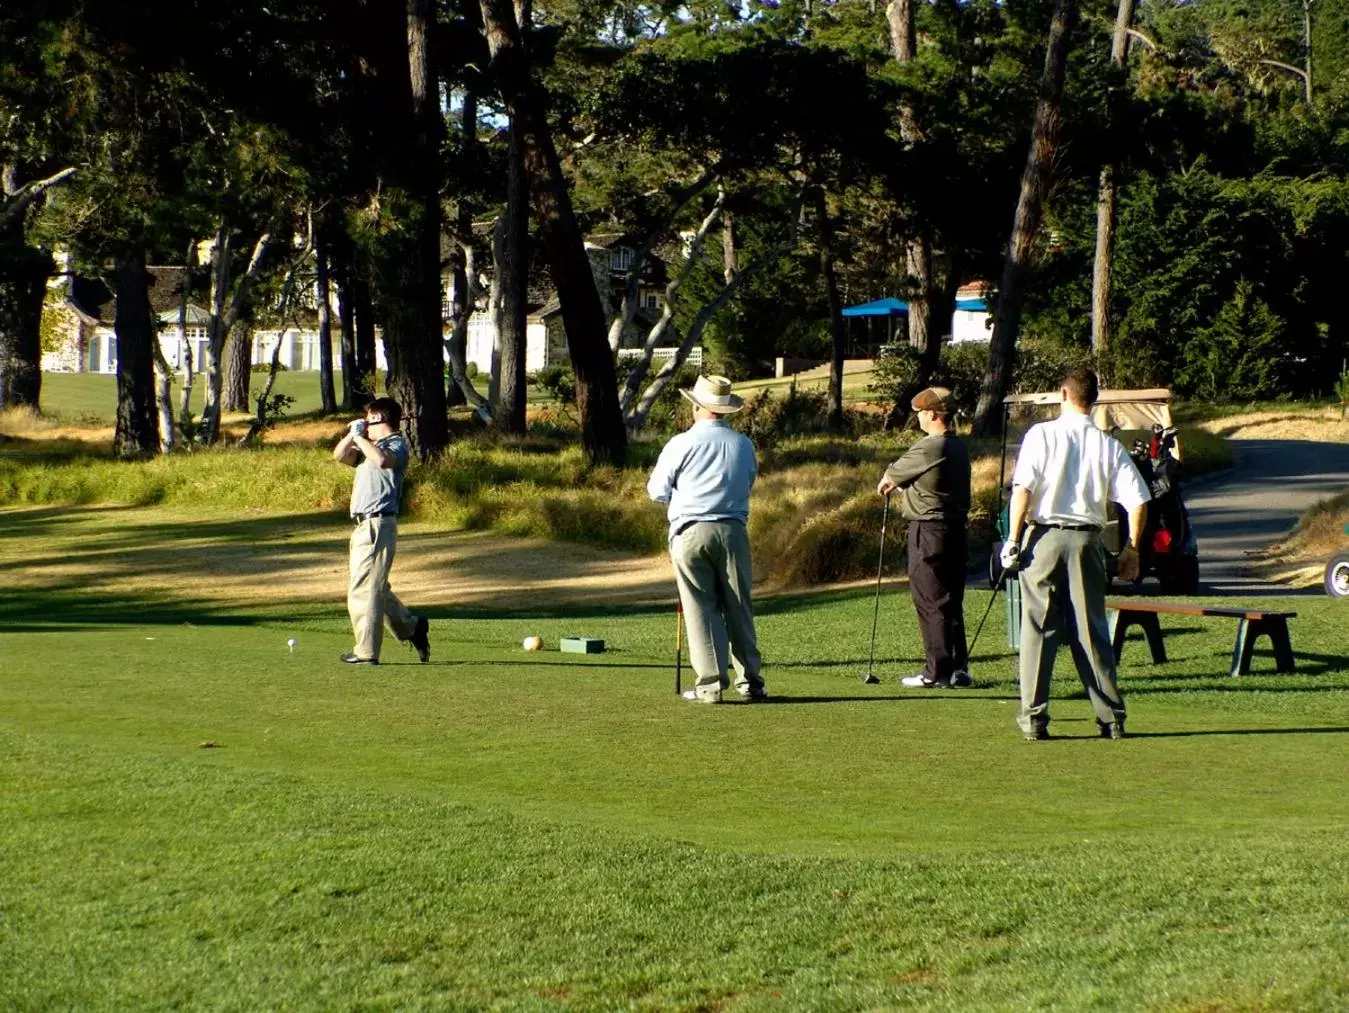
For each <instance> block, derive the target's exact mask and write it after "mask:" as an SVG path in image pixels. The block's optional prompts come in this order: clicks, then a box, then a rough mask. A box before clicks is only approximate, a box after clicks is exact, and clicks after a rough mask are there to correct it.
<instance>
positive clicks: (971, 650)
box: [965, 573, 1007, 656]
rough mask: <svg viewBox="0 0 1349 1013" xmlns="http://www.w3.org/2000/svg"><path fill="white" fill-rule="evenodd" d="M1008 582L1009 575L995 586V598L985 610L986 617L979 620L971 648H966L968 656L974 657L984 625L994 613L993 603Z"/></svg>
mask: <svg viewBox="0 0 1349 1013" xmlns="http://www.w3.org/2000/svg"><path fill="white" fill-rule="evenodd" d="M1006 582H1007V574H1005V573H1004V574H1003V575H1002V576H1001V577H999V578H998V582H997V583H996V584H994V585H993V597H992V598H990V599H988V608H986V609H984V617H983V618H982V619H980V620H979V626H978V627H977V628H976V629H975V631H974V639H973V640H971V641H970V646H969V647H968V648H966V650H965V653H966V655H969V656H973V655H974V647H975V645H976V644H977V643H979V634H980V633H983V632H984V623H986V622H988V615H989V613H990V612H992V611H993V603H994V602H995V601H997V600H998V592H999V591H1001V590H1002V585H1003V584H1005V583H1006Z"/></svg>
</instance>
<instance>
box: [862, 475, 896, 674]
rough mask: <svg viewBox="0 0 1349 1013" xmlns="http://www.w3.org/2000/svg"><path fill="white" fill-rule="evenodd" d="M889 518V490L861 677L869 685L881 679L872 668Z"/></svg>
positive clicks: (882, 510) (883, 510)
mask: <svg viewBox="0 0 1349 1013" xmlns="http://www.w3.org/2000/svg"><path fill="white" fill-rule="evenodd" d="M889 519H890V494H889V493H888V492H887V493H886V494H885V506H884V507H883V508H882V509H881V551H880V555H879V556H878V557H877V558H876V604H875V606H874V607H873V608H872V610H871V651H870V653H869V654H868V655H867V670H866V672H865V673H863V675H862V677H861V678H862V681H863V682H864V683H866V684H867V685H868V686H875V685H877V684H879V683H880V681H881V680H880V679H878V678H876V673H875V672H873V671H872V670H871V669H872V666H873V665H875V663H876V621H877V620H878V619H879V618H880V615H881V570H882V568H883V567H884V566H885V524H886V522H887V521H888V520H889Z"/></svg>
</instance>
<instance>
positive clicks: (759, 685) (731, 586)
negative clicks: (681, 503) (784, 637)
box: [670, 521, 764, 699]
mask: <svg viewBox="0 0 1349 1013" xmlns="http://www.w3.org/2000/svg"><path fill="white" fill-rule="evenodd" d="M670 559H671V561H672V562H673V563H674V572H675V584H676V585H677V586H678V588H679V600H680V602H681V603H682V604H683V606H684V627H685V628H686V629H687V630H688V635H689V661H690V662H691V663H692V665H693V671H694V672H696V673H697V676H698V678H697V681H696V682H695V683H694V689H695V690H696V691H697V693H698V695H699V696H701V697H711V698H714V699H715V698H719V697H720V696H721V692H722V690H723V689H725V688H726V686H727V685H728V679H727V676H726V662H727V655H728V648H729V656H730V663H731V665H732V666H733V668H734V669H735V688H736V689H737V690H739V691H740V692H741V693H743V694H745V695H749V694H750V693H757V692H760V691H762V690H763V688H764V684H763V677H762V676H760V674H759V665H760V659H759V646H758V641H757V639H756V637H755V634H754V606H753V604H752V603H751V601H750V563H749V535H748V534H747V533H746V531H745V526H744V525H743V524H741V523H739V522H738V521H702V522H700V523H698V524H694V525H692V526H690V527H688V528H685V529H684V531H683V532H682V533H680V534H678V535H675V537H674V540H673V541H672V542H671V543H670Z"/></svg>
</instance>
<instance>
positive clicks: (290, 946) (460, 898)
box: [0, 513, 1349, 1011]
mask: <svg viewBox="0 0 1349 1013" xmlns="http://www.w3.org/2000/svg"><path fill="white" fill-rule="evenodd" d="M0 529H3V530H0V534H3V546H4V549H3V557H2V558H0V565H2V566H3V568H4V570H5V573H6V577H7V579H6V580H5V582H4V587H3V589H0V1009H6V1010H9V1009H14V1010H53V1009H77V1010H85V1009H117V1010H161V1009H194V1010H195V1009H207V1010H240V1011H244V1010H271V1009H293V1010H329V1009H338V1010H343V1009H351V1010H355V1009H360V1010H395V1009H397V1010H404V1009H464V1010H469V1009H485V1008H501V1009H573V1008H574V1009H610V1008H627V1007H635V1008H638V1009H686V1010H700V1009H705V1010H770V1009H771V1010H777V1009H818V1010H834V1009H839V1010H845V1009H895V1008H899V1009H906V1008H913V1009H931V1010H970V1009H981V1010H982V1009H993V1010H999V1009H1005V1010H1021V1009H1039V1008H1046V1009H1047V1008H1056V1009H1064V1010H1081V1009H1122V1010H1136V1009H1147V1010H1187V1011H1200V1010H1283V1009H1288V1010H1292V1009H1296V1010H1326V1009H1336V1008H1340V1009H1342V1008H1345V1007H1346V1006H1349V835H1347V834H1346V829H1347V827H1349V819H1347V817H1349V792H1346V788H1349V660H1346V652H1347V651H1349V606H1346V604H1345V603H1342V602H1335V601H1332V600H1330V599H1326V598H1319V597H1316V598H1296V599H1283V600H1281V601H1280V602H1279V603H1278V604H1280V605H1283V606H1287V605H1288V603H1289V601H1292V602H1293V603H1294V604H1293V607H1294V608H1296V609H1297V611H1298V612H1299V616H1298V618H1297V619H1296V620H1294V621H1293V625H1292V631H1293V644H1294V648H1295V650H1296V651H1297V652H1298V669H1299V670H1298V672H1297V674H1295V675H1290V676H1278V675H1275V674H1273V661H1272V658H1271V657H1270V656H1269V654H1268V652H1263V653H1261V654H1258V655H1257V659H1256V664H1255V668H1256V671H1255V673H1254V674H1253V675H1251V676H1250V677H1247V678H1243V679H1239V680H1233V679H1229V678H1228V677H1227V676H1226V674H1225V673H1226V670H1227V664H1228V659H1229V654H1230V651H1231V644H1232V638H1233V635H1234V632H1235V630H1234V628H1233V626H1232V624H1231V623H1229V622H1225V621H1219V620H1196V619H1189V618H1186V617H1169V618H1164V620H1163V622H1164V623H1166V624H1167V628H1168V629H1169V630H1170V633H1169V635H1168V639H1167V645H1168V650H1169V651H1170V653H1171V657H1172V659H1173V660H1172V661H1171V662H1170V663H1169V664H1167V665H1165V666H1152V665H1150V664H1148V663H1146V661H1145V658H1146V654H1147V652H1146V650H1145V647H1144V645H1143V644H1142V643H1141V642H1132V643H1130V645H1129V646H1128V648H1127V650H1126V656H1125V659H1126V665H1125V668H1124V673H1123V677H1122V683H1123V687H1124V689H1125V691H1126V694H1127V697H1128V701H1129V705H1130V729H1131V731H1132V732H1133V733H1134V737H1133V738H1131V739H1128V740H1126V741H1123V742H1108V741H1102V740H1099V739H1097V738H1096V737H1095V724H1094V722H1093V720H1092V716H1091V712H1090V709H1089V706H1088V704H1087V702H1086V701H1085V699H1083V698H1082V696H1081V694H1080V691H1079V690H1078V687H1077V683H1076V679H1075V677H1074V676H1073V675H1072V673H1071V666H1070V664H1069V663H1068V659H1067V658H1066V657H1061V659H1060V666H1059V673H1060V678H1059V680H1058V689H1059V691H1060V696H1059V698H1058V699H1056V701H1055V704H1054V717H1055V722H1054V724H1053V731H1054V732H1055V734H1056V736H1057V737H1056V738H1055V739H1054V740H1052V741H1049V742H1043V743H1028V742H1025V741H1023V740H1022V738H1021V736H1020V734H1019V733H1018V731H1017V729H1016V727H1015V725H1014V723H1013V715H1014V712H1015V709H1016V702H1015V701H1016V691H1015V686H1014V679H1013V662H1014V659H1013V656H1012V655H1010V654H1009V653H1007V651H1006V648H1005V647H1004V646H1003V644H1004V632H1003V622H1002V611H1003V610H1002V606H1001V604H999V605H998V606H997V607H996V608H995V609H994V610H993V614H992V615H993V618H991V619H990V621H989V625H988V628H987V629H986V630H985V631H984V634H983V639H982V641H981V643H980V644H979V647H978V649H977V651H976V656H975V659H974V660H975V663H974V670H975V679H976V685H975V687H974V688H973V689H971V690H968V691H960V692H952V693H930V692H929V693H924V692H920V691H911V690H904V689H901V688H900V687H899V686H898V685H897V684H896V682H895V676H897V675H902V674H907V673H909V672H911V671H913V669H914V668H915V667H916V665H917V663H918V650H917V641H916V627H915V623H914V620H913V614H912V607H911V605H910V603H909V601H908V599H907V596H906V595H905V594H904V593H903V592H902V591H899V590H897V591H893V592H892V593H890V594H887V596H886V598H885V599H884V601H883V605H882V632H881V637H880V641H879V647H878V657H879V658H880V659H881V662H880V667H881V669H882V670H883V671H884V672H885V674H886V681H885V683H884V684H883V685H881V686H878V687H869V686H864V685H862V684H861V683H860V682H859V680H858V675H859V673H860V672H861V671H862V670H863V669H864V668H865V665H866V657H867V638H868V635H869V632H870V626H871V614H872V613H871V609H872V599H871V595H870V591H869V589H865V588H864V589H859V590H855V591H828V592H820V593H817V594H813V595H804V596H781V597H776V598H771V599H766V600H764V601H763V602H762V603H761V608H760V616H761V618H760V634H761V637H762V641H763V645H764V649H765V655H766V658H767V667H766V670H765V672H766V677H767V680H768V687H769V691H770V693H771V694H772V701H771V702H770V703H769V704H768V705H765V706H748V705H741V704H738V703H732V704H726V705H723V706H721V707H703V706H699V705H694V704H687V703H683V702H681V701H678V700H677V699H676V698H675V696H674V685H673V681H674V678H673V677H674V673H673V665H672V662H673V646H674V644H673V641H674V619H673V614H672V612H671V611H669V609H668V608H665V607H660V608H656V607H633V608H625V609H621V610H609V611H605V610H598V609H592V610H591V611H588V612H574V611H568V610H567V609H566V608H565V607H563V606H562V605H559V606H558V607H556V608H555V609H553V610H552V611H550V612H548V613H546V614H542V613H535V614H518V613H511V612H504V611H499V612H486V611H484V610H482V609H479V608H474V607H467V606H464V607H457V608H456V607H442V608H437V609H433V610H431V613H430V614H431V616H432V620H433V625H432V642H433V649H434V654H433V658H432V661H431V663H430V664H428V665H418V664H417V663H416V660H415V657H414V656H413V654H412V652H411V651H410V650H409V649H407V648H405V647H403V646H402V645H399V644H397V643H390V644H389V645H388V646H387V647H386V652H385V660H386V664H383V665H381V666H380V667H379V668H357V669H352V668H349V667H346V666H343V665H341V664H340V663H338V662H337V660H336V656H337V654H338V653H339V652H341V651H343V650H346V649H348V648H349V646H350V640H349V634H348V632H347V630H346V619H345V615H344V612H343V610H342V607H341V604H340V599H338V598H336V597H335V598H334V599H333V600H330V601H323V602H308V603H302V604H298V605H297V604H294V603H274V604H266V605H264V604H259V605H257V606H256V607H254V606H247V607H242V606H239V605H237V604H235V605H227V604H222V603H220V602H214V601H213V600H212V598H211V594H210V591H211V589H210V587H209V586H199V585H192V584H185V585H183V586H182V587H181V590H180V592H179V594H178V596H175V594H174V593H172V589H171V588H169V587H167V586H166V588H165V589H164V591H163V592H162V593H158V594H155V595H148V594H142V593H136V592H132V591H125V592H121V593H118V594H109V593H106V592H104V591H101V590H99V589H98V588H97V586H79V585H76V584H66V585H61V584H41V583H37V582H31V581H30V582H26V581H25V568H24V560H25V558H31V555H32V554H37V553H40V552H41V551H43V549H42V546H41V545H40V544H38V543H37V542H36V541H34V540H33V538H32V537H30V536H29V535H27V534H26V533H25V526H24V522H23V517H22V516H20V515H17V514H14V513H0ZM338 562H339V563H340V561H338ZM396 575H397V570H396V569H395V586H396V585H397V580H396ZM334 593H335V595H336V594H340V587H339V588H336V589H334ZM988 595H989V593H988V592H986V591H982V592H975V593H972V594H971V596H970V599H969V602H968V605H967V614H968V616H969V623H970V626H971V627H973V625H974V624H975V622H976V621H977V618H978V616H979V615H982V613H983V610H984V607H985V605H986V604H987V602H988ZM528 634H538V635H540V636H542V637H543V638H544V639H545V642H546V643H547V645H548V647H549V648H550V649H549V650H546V651H544V652H541V653H538V654H525V653H523V652H522V651H521V650H520V647H519V643H520V639H521V638H522V637H523V636H525V635H528ZM569 634H581V635H589V636H596V637H602V638H604V640H605V641H606V643H607V645H608V650H607V651H606V652H605V653H604V654H602V655H593V656H577V655H563V654H561V653H559V652H558V651H557V650H556V648H557V643H558V639H559V637H561V636H564V635H569ZM292 637H293V638H295V639H296V640H297V641H298V643H297V645H296V647H295V649H294V650H293V651H291V650H290V649H288V647H287V644H286V641H287V639H289V638H292ZM687 679H688V669H687V666H686V668H685V680H686V681H685V685H686V686H687V685H688V682H687Z"/></svg>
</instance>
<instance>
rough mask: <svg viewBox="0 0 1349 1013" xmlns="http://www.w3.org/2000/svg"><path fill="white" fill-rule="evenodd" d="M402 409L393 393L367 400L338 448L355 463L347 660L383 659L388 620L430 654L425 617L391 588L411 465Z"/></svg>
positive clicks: (345, 460) (420, 652) (422, 653)
mask: <svg viewBox="0 0 1349 1013" xmlns="http://www.w3.org/2000/svg"><path fill="white" fill-rule="evenodd" d="M402 418H403V409H402V408H401V407H400V406H399V404H398V402H397V401H395V400H394V399H393V398H391V397H377V398H375V399H374V400H373V401H371V402H370V404H368V405H367V406H366V409H365V418H363V419H356V420H355V421H354V422H352V423H351V425H350V426H349V427H348V428H347V434H346V435H345V436H343V437H342V439H341V440H340V441H339V442H338V444H337V446H336V447H334V448H333V460H335V461H337V462H338V463H339V464H345V465H348V466H350V467H352V468H355V469H356V476H355V478H354V479H353V481H352V486H351V519H352V520H353V521H354V522H355V524H356V530H354V531H353V532H352V533H351V544H350V552H349V554H348V555H349V561H350V571H349V574H350V576H349V579H348V582H347V614H348V615H349V616H350V617H351V628H352V630H353V632H354V633H355V634H356V646H355V648H354V649H353V650H352V651H350V652H349V653H347V654H343V655H342V656H341V657H342V660H343V661H344V662H346V663H347V664H348V665H378V664H379V648H380V644H381V642H382V641H383V639H384V623H385V621H387V622H388V624H389V628H390V629H391V630H393V632H394V635H395V636H396V637H398V639H399V640H404V641H406V642H408V643H410V644H411V645H412V646H413V647H415V648H416V649H417V657H418V658H419V659H421V661H423V662H426V661H429V660H430V658H431V643H430V641H429V640H428V639H427V627H428V626H429V624H428V623H427V621H426V619H425V618H422V617H418V616H414V615H413V614H412V613H411V612H409V611H408V610H407V606H405V605H404V604H403V603H402V602H401V601H399V600H398V596H397V595H395V594H394V593H393V591H392V590H390V589H389V571H390V570H391V569H392V568H393V557H394V550H395V549H396V548H397V547H398V503H399V500H400V499H401V497H402V493H403V476H404V475H405V474H406V473H407V467H408V445H407V440H405V439H404V438H403V434H402V433H400V432H399V431H398V425H399V423H400V422H401V421H402Z"/></svg>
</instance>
